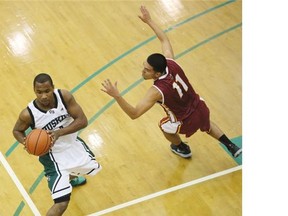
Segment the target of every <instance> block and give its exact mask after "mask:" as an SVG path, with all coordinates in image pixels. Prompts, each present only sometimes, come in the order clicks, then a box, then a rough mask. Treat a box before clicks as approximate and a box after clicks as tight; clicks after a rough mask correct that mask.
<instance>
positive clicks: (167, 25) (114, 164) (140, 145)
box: [0, 0, 242, 216]
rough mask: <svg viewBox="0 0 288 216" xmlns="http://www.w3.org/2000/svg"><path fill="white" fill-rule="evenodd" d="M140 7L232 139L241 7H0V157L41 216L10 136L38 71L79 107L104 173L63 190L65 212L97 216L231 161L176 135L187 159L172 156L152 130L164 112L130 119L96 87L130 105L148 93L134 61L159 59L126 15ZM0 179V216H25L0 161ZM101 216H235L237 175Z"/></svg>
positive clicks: (40, 184) (147, 33)
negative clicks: (105, 86)
mask: <svg viewBox="0 0 288 216" xmlns="http://www.w3.org/2000/svg"><path fill="white" fill-rule="evenodd" d="M141 4H145V6H146V7H147V8H148V9H149V10H150V13H151V16H152V17H153V19H154V20H155V21H156V22H157V23H158V24H159V25H160V26H161V27H162V28H163V29H165V30H166V31H167V35H168V37H169V38H170V40H171V43H172V46H173V48H174V53H175V56H176V59H177V61H178V62H179V64H180V65H181V66H182V67H183V68H184V70H185V71H186V74H187V76H188V78H189V79H190V81H191V83H192V85H193V86H194V88H195V89H196V91H197V92H198V93H199V94H200V95H201V96H202V97H203V98H204V99H205V101H206V103H207V105H208V106H209V108H210V111H211V118H212V119H213V121H215V122H216V123H217V124H218V125H219V126H220V127H221V128H222V130H223V131H224V132H225V133H226V134H227V136H229V137H230V138H233V139H235V140H238V141H239V140H240V139H239V138H241V137H242V1H181V0H155V1H144V2H143V1H138V0H133V1H116V0H115V1H17V2H14V1H0V29H1V35H0V46H1V49H0V56H1V57H2V61H1V64H0V71H1V73H0V92H1V99H2V103H1V105H0V111H1V113H2V114H1V116H0V126H1V134H2V135H1V145H0V151H1V153H2V154H3V155H4V157H5V159H6V160H7V162H8V163H9V165H10V166H11V168H12V169H13V172H14V173H15V174H16V176H17V177H18V179H19V181H20V183H21V185H23V187H24V189H25V190H26V192H27V194H28V195H29V197H28V198H31V200H32V202H33V203H34V204H35V206H36V208H37V210H38V211H39V212H40V213H41V215H45V213H46V211H47V209H49V208H50V206H51V205H52V203H53V201H52V200H51V197H50V194H49V191H48V188H47V185H46V179H45V178H44V177H43V172H42V170H43V168H42V166H41V164H40V163H39V162H38V160H37V158H36V157H34V156H32V155H28V154H27V153H26V152H25V151H24V150H23V148H22V147H21V146H20V145H19V144H18V143H17V142H16V141H15V139H14V137H13V135H12V128H13V126H14V123H15V121H16V119H17V117H18V114H19V113H20V111H21V110H22V109H23V108H24V107H26V106H27V104H28V102H29V101H31V100H32V99H34V97H35V95H34V93H33V88H32V81H33V78H34V76H35V75H37V74H38V73H40V72H47V73H49V74H50V75H51V76H52V78H53V79H54V83H55V87H56V88H65V89H68V90H70V91H71V92H72V93H73V95H74V97H75V98H76V100H77V101H78V102H79V104H80V105H81V106H82V108H83V110H84V112H85V113H86V115H87V118H88V119H89V125H88V126H87V128H85V129H84V130H82V131H81V132H80V133H79V136H81V138H83V139H84V140H85V141H86V142H87V144H88V145H89V146H90V147H91V149H92V150H93V152H94V153H95V155H96V157H97V160H98V161H99V162H100V163H101V164H102V166H103V170H102V171H101V172H100V173H99V174H98V175H97V176H95V177H88V178H87V179H88V183H87V184H86V185H85V186H83V187H79V188H75V189H74V190H73V193H72V199H71V203H70V204H69V207H68V210H67V212H66V213H65V215H89V214H92V215H93V214H94V213H95V214H94V215H97V212H100V211H102V210H105V209H109V208H111V207H113V206H118V205H120V204H122V203H127V202H129V201H131V200H136V199H139V198H141V197H147V196H149V195H151V194H155V193H157V192H161V191H164V190H167V189H168V190H169V189H171V188H173V187H175V186H179V185H182V184H184V183H188V182H193V181H195V180H198V179H203V178H205V177H206V176H209V175H212V174H215V173H219V172H222V171H224V170H228V169H231V168H235V167H237V166H238V165H239V164H241V163H242V157H241V158H240V159H239V160H238V161H235V160H234V159H233V158H232V157H231V156H230V155H229V154H228V153H227V152H226V151H225V149H223V148H222V146H221V145H219V142H218V141H216V140H213V139H212V138H210V137H209V136H207V135H206V134H204V133H201V132H197V133H196V134H195V135H193V136H192V137H190V138H185V137H183V139H184V141H187V142H188V143H189V145H190V146H191V148H192V151H193V158H192V159H190V160H185V159H182V158H179V157H177V156H176V155H174V154H173V153H171V152H170V149H169V143H167V141H166V140H165V139H164V137H163V136H162V134H161V131H160V130H159V128H158V121H159V120H160V119H161V118H162V117H163V116H164V115H165V113H164V112H163V110H162V108H161V107H159V106H154V107H153V108H152V109H151V110H150V111H148V112H147V113H146V114H145V115H143V116H142V117H140V118H139V119H136V120H133V121H132V120H131V119H129V118H128V117H127V116H126V115H125V114H124V113H123V112H122V111H121V109H120V108H119V107H118V105H117V104H116V103H115V101H114V100H112V99H111V98H110V97H109V96H108V95H106V94H105V93H103V92H102V91H100V89H101V82H102V81H103V80H104V79H106V78H110V79H111V80H112V81H118V87H119V90H120V91H121V92H123V95H124V97H125V98H126V99H127V100H128V101H129V102H131V104H133V105H136V103H137V101H138V100H139V98H141V97H142V96H144V94H145V92H146V90H147V89H148V88H149V87H150V86H151V84H152V82H151V81H145V82H144V81H143V80H142V79H141V70H142V63H143V61H144V60H145V59H146V57H147V56H148V55H149V54H151V53H153V52H160V51H161V50H160V43H159V41H158V40H157V39H156V38H155V36H154V34H153V32H152V30H151V29H149V27H148V26H146V25H145V24H144V23H142V22H141V20H140V19H139V18H138V17H137V15H138V14H140V11H139V7H140V5H141ZM240 144H241V143H240ZM0 172H1V189H0V203H1V208H0V215H33V212H32V210H31V209H30V207H29V205H28V204H27V201H26V199H25V198H24V197H23V196H22V195H21V193H20V191H19V190H18V188H17V187H16V185H15V184H14V182H13V181H12V179H11V178H10V176H9V175H8V172H7V171H6V169H5V166H4V165H3V164H2V163H0ZM10 174H11V173H10ZM18 186H19V185H18ZM26 198H27V197H26ZM2 206H5V208H2ZM107 215H157V216H158V215H161V216H162V215H169V216H170V215H172V216H174V215H175V216H176V215H177V216H178V215H201V216H202V215H204V216H206V215H207V216H210V215H211V216H212V215H216V216H219V215H220V216H226V215H227V216H228V215H229V216H231V215H236V216H237V215H242V171H241V169H240V170H238V171H235V172H231V173H229V174H226V175H223V176H220V177H218V178H213V179H210V180H209V181H205V182H202V183H199V184H195V185H191V186H189V187H185V188H183V189H179V190H177V191H173V192H170V193H167V194H163V195H162V196H158V197H154V198H153V199H149V200H145V201H143V202H140V203H137V204H135V205H131V206H126V207H125V208H121V209H118V210H116V211H113V212H110V213H107Z"/></svg>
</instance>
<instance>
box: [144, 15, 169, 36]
mask: <svg viewBox="0 0 288 216" xmlns="http://www.w3.org/2000/svg"><path fill="white" fill-rule="evenodd" d="M147 24H148V25H149V26H150V28H151V29H152V30H153V31H154V33H155V34H156V36H157V37H158V39H159V40H160V41H165V40H168V37H167V35H166V34H165V33H164V31H163V30H162V29H161V28H160V27H159V26H158V25H157V24H156V23H155V22H154V21H153V20H150V21H149V22H147Z"/></svg>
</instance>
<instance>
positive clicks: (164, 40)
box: [138, 6, 174, 59]
mask: <svg viewBox="0 0 288 216" xmlns="http://www.w3.org/2000/svg"><path fill="white" fill-rule="evenodd" d="M140 11H141V15H138V17H139V18H140V19H141V20H142V21H143V22H144V23H146V24H147V25H148V26H150V28H151V29H152V30H153V31H154V33H155V34H156V36H157V37H158V39H159V40H160V42H161V46H162V52H163V55H164V56H165V57H166V58H172V59H174V53H173V49H172V46H171V43H170V41H169V38H168V37H167V35H166V34H165V33H164V31H163V30H162V29H161V28H160V27H159V26H158V25H157V24H156V23H155V22H154V21H153V20H152V18H151V16H150V13H149V11H148V10H147V9H146V7H145V6H141V7H140Z"/></svg>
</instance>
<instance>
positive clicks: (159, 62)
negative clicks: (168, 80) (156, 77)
mask: <svg viewBox="0 0 288 216" xmlns="http://www.w3.org/2000/svg"><path fill="white" fill-rule="evenodd" d="M147 62H148V64H149V65H151V66H152V67H153V69H154V71H156V72H160V73H162V74H163V73H164V71H165V69H166V67H167V60H166V58H165V56H163V55H162V54H160V53H154V54H151V55H150V56H149V57H148V58H147Z"/></svg>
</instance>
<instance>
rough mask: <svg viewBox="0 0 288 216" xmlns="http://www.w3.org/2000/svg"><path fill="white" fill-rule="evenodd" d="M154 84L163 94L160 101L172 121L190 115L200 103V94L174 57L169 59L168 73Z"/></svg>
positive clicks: (180, 119)
mask: <svg viewBox="0 0 288 216" xmlns="http://www.w3.org/2000/svg"><path fill="white" fill-rule="evenodd" d="M153 86H154V87H156V88H157V89H158V90H159V91H160V93H161V94H162V101H158V103H159V104H160V105H161V106H162V107H163V108H164V110H165V112H166V113H167V115H168V116H169V117H170V120H171V121H172V122H176V121H182V120H184V119H186V118H187V117H189V116H190V115H191V114H192V113H193V112H194V111H195V109H196V107H197V105H198V103H199V100H200V98H199V95H198V94H197V93H196V92H195V91H194V89H193V87H192V86H191V84H190V83H189V81H188V79H187V77H186V75H185V73H184V71H183V70H182V68H181V67H180V66H179V65H178V64H177V63H176V62H175V61H174V60H173V59H167V68H166V74H164V75H162V76H161V77H159V78H158V79H157V80H155V81H154V85H153Z"/></svg>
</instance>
